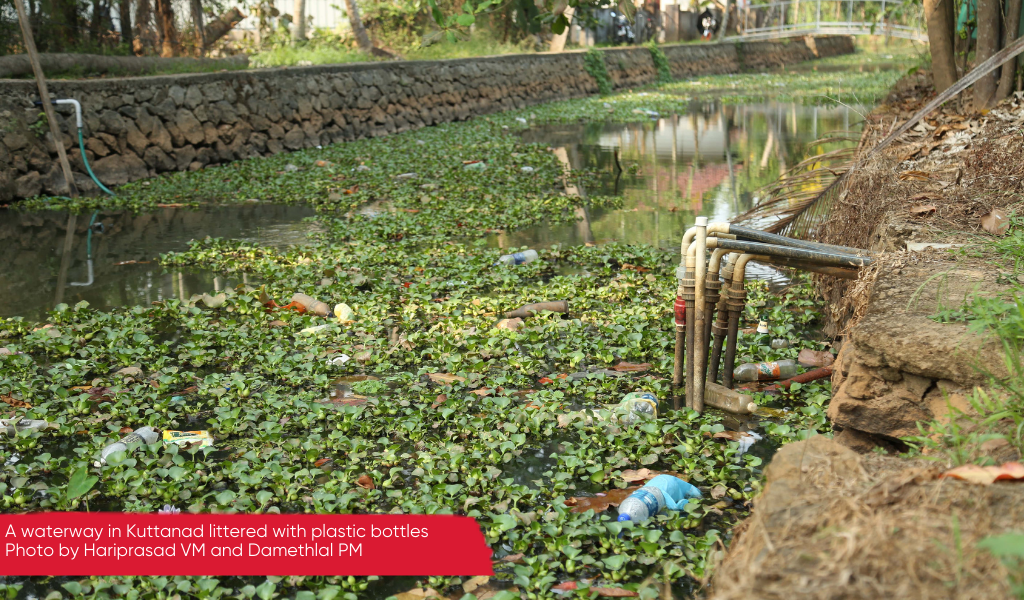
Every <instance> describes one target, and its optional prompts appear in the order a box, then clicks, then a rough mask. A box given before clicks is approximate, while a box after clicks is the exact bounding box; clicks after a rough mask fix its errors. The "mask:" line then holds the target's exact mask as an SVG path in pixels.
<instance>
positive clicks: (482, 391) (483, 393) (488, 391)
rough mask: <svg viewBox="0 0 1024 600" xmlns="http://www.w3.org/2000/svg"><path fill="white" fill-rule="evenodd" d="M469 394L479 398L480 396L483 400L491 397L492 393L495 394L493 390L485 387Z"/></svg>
mask: <svg viewBox="0 0 1024 600" xmlns="http://www.w3.org/2000/svg"><path fill="white" fill-rule="evenodd" d="M469 393H470V394H476V395H477V396H480V397H481V398H483V397H484V396H489V395H491V394H492V393H494V390H492V389H491V388H485V387H484V388H480V389H478V390H471V391H470V392H469Z"/></svg>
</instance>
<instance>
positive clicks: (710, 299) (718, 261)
mask: <svg viewBox="0 0 1024 600" xmlns="http://www.w3.org/2000/svg"><path fill="white" fill-rule="evenodd" d="M729 252H730V250H723V249H721V248H716V249H715V250H714V252H712V253H711V260H709V261H708V274H707V277H706V280H705V282H704V286H705V290H704V331H703V332H702V335H703V336H704V337H703V341H702V344H703V347H704V352H705V353H707V351H708V349H710V348H711V326H712V324H713V322H714V319H715V308H716V307H717V306H718V303H719V301H720V300H721V298H722V280H721V279H720V278H719V275H718V273H719V270H720V269H721V265H722V258H723V257H725V256H726V255H727V254H729ZM708 362H709V361H705V363H704V370H703V371H701V374H700V377H701V379H702V380H704V382H705V386H706V384H707V380H708Z"/></svg>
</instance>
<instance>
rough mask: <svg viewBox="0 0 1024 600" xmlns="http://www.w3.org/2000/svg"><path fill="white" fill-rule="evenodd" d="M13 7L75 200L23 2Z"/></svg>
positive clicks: (65, 178) (66, 158) (69, 168)
mask: <svg viewBox="0 0 1024 600" xmlns="http://www.w3.org/2000/svg"><path fill="white" fill-rule="evenodd" d="M14 7H15V8H16V9H17V10H18V21H19V22H20V23H21V35H22V39H23V40H24V42H25V50H26V51H27V52H28V58H29V60H30V61H32V71H33V72H34V73H35V76H36V85H38V86H39V100H40V101H42V103H43V112H44V113H46V120H47V121H49V123H50V136H51V137H53V145H54V146H56V147H57V157H58V158H59V159H60V168H61V171H63V172H64V182H65V183H66V184H67V186H68V196H70V197H71V198H77V197H78V188H77V187H75V176H74V175H73V174H72V173H71V164H70V163H69V162H68V155H67V153H66V152H65V151H64V139H63V138H62V137H61V134H60V127H58V126H57V115H56V113H54V112H53V105H52V104H50V92H49V91H48V90H47V89H46V76H45V75H44V74H43V68H42V67H41V66H40V65H39V53H38V52H36V42H35V38H33V37H32V26H31V25H30V24H29V22H28V16H26V14H25V5H24V0H14Z"/></svg>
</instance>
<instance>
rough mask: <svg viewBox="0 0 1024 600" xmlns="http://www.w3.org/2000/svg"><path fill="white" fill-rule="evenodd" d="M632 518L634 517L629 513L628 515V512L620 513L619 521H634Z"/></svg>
mask: <svg viewBox="0 0 1024 600" xmlns="http://www.w3.org/2000/svg"><path fill="white" fill-rule="evenodd" d="M632 520H633V519H631V518H630V516H629V515H626V514H622V515H619V521H632Z"/></svg>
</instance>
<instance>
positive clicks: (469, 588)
mask: <svg viewBox="0 0 1024 600" xmlns="http://www.w3.org/2000/svg"><path fill="white" fill-rule="evenodd" d="M490 580H491V578H490V577H488V576H487V575H477V576H476V577H472V578H470V580H469V581H467V582H466V583H463V584H462V591H463V592H465V593H467V594H472V593H473V590H475V589H476V588H478V587H480V586H482V585H487V582H488V581H490Z"/></svg>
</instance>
